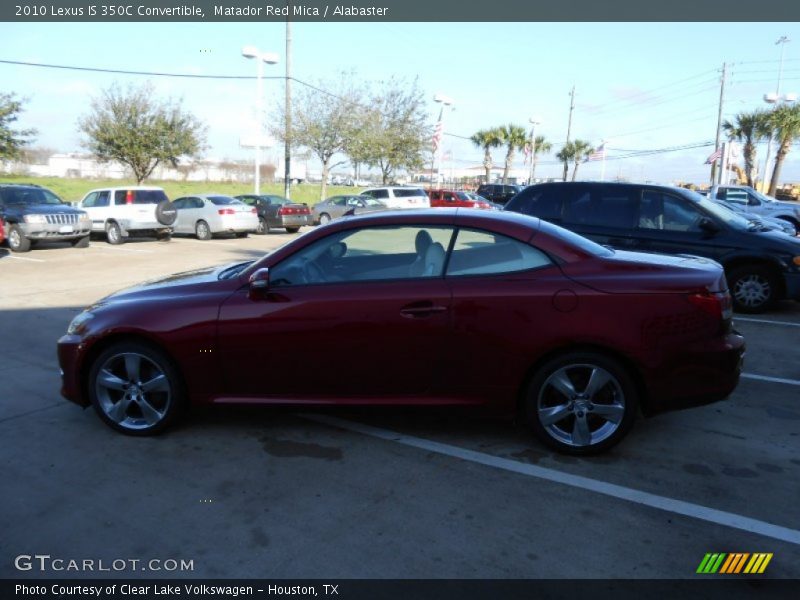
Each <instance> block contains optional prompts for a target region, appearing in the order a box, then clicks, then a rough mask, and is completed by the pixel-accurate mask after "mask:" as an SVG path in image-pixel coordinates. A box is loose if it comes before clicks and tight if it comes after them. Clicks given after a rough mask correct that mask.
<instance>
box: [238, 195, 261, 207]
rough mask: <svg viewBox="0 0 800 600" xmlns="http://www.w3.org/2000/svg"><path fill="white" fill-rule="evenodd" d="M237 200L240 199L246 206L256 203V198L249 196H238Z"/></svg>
mask: <svg viewBox="0 0 800 600" xmlns="http://www.w3.org/2000/svg"><path fill="white" fill-rule="evenodd" d="M239 200H241V201H242V202H244V203H245V204H247V205H248V206H255V205H256V203H257V200H256V199H255V198H251V197H249V196H240V197H239Z"/></svg>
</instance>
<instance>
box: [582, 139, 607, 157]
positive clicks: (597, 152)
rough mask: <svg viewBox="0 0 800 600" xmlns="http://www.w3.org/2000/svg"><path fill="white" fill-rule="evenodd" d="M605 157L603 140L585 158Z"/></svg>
mask: <svg viewBox="0 0 800 600" xmlns="http://www.w3.org/2000/svg"><path fill="white" fill-rule="evenodd" d="M605 157H606V144H605V142H603V143H602V144H600V145H599V146H598V147H597V148H595V149H594V150H593V151H592V153H591V154H590V155H589V156H587V157H586V160H587V161H588V160H603V159H605Z"/></svg>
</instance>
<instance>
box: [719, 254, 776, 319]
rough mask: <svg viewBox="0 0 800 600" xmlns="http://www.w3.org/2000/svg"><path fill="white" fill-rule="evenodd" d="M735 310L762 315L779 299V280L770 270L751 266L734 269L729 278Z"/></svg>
mask: <svg viewBox="0 0 800 600" xmlns="http://www.w3.org/2000/svg"><path fill="white" fill-rule="evenodd" d="M728 285H729V286H730V290H731V296H732V298H733V308H734V309H735V310H736V311H738V312H742V313H760V312H764V311H765V310H767V309H768V308H770V307H771V306H772V305H773V304H775V301H776V300H777V299H778V279H777V277H775V274H774V273H773V272H772V271H771V270H770V269H768V268H765V267H762V266H759V265H749V266H744V267H740V268H738V269H734V270H733V271H731V273H730V276H729V278H728Z"/></svg>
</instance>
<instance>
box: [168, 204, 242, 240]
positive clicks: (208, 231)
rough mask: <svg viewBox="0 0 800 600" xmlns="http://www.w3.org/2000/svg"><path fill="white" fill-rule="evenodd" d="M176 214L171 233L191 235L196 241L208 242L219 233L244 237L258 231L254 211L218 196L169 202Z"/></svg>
mask: <svg viewBox="0 0 800 600" xmlns="http://www.w3.org/2000/svg"><path fill="white" fill-rule="evenodd" d="M172 204H173V206H174V207H175V210H177V211H178V218H177V219H176V220H175V224H174V225H173V230H174V232H175V233H193V234H194V235H195V236H197V239H198V240H210V239H211V238H212V237H213V236H214V235H216V234H219V233H233V234H235V235H236V236H237V237H247V234H248V233H255V232H256V230H257V229H258V215H257V214H256V209H255V208H253V207H252V206H248V205H247V204H245V203H244V202H242V201H241V200H237V199H236V198H231V197H230V196H224V195H222V194H198V195H196V196H184V197H183V198H178V199H177V200H175V201H174V202H173V203H172Z"/></svg>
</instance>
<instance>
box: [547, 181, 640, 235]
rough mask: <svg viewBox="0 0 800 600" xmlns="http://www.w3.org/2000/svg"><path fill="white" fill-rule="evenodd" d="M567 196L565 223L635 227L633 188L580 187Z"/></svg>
mask: <svg viewBox="0 0 800 600" xmlns="http://www.w3.org/2000/svg"><path fill="white" fill-rule="evenodd" d="M570 196H571V197H569V196H568V199H567V202H566V207H565V209H564V221H565V222H566V223H570V224H575V225H586V226H590V227H606V228H608V227H611V228H615V229H617V228H621V229H632V228H634V227H635V226H636V222H637V213H638V209H639V201H638V195H637V194H636V191H635V189H634V188H626V187H617V186H599V187H592V188H585V187H581V188H578V189H576V190H575V191H574V192H573V193H572V194H570ZM537 216H538V215H537Z"/></svg>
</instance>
